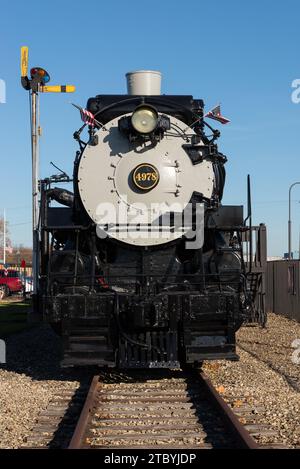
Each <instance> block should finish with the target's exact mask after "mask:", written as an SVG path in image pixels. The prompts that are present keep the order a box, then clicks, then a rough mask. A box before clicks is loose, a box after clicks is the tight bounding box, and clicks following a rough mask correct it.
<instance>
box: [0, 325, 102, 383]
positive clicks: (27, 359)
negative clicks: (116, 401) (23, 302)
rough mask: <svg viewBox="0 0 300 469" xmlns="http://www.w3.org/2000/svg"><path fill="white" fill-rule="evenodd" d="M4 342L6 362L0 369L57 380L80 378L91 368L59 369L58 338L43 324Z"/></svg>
mask: <svg viewBox="0 0 300 469" xmlns="http://www.w3.org/2000/svg"><path fill="white" fill-rule="evenodd" d="M5 343H6V364H0V370H7V371H10V372H14V373H19V374H25V375H27V376H29V377H30V378H32V379H34V380H59V381H81V380H82V379H83V380H84V379H85V378H87V377H90V376H91V375H92V373H93V371H95V370H89V371H88V372H87V371H86V370H85V369H78V368H65V369H63V368H60V360H61V356H62V345H61V339H60V337H58V336H57V335H56V334H55V333H54V332H53V330H52V329H51V327H50V326H48V325H47V324H39V325H36V326H34V327H32V328H30V329H27V330H25V331H23V332H20V333H17V334H13V335H11V336H10V337H8V338H7V339H6V340H5ZM94 374H95V373H94ZM87 375H88V376H87Z"/></svg>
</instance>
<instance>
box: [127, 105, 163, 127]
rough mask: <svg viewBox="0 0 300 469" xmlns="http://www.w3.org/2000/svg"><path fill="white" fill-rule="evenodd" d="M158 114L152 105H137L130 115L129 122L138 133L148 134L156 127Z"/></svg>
mask: <svg viewBox="0 0 300 469" xmlns="http://www.w3.org/2000/svg"><path fill="white" fill-rule="evenodd" d="M157 122H158V114H157V112H156V110H155V109H154V108H153V107H149V106H139V107H138V108H137V109H136V110H135V111H134V113H133V114H132V116H131V123H132V126H133V128H134V130H136V131H137V132H139V133H140V134H150V133H151V132H153V130H154V129H155V128H156V126H157Z"/></svg>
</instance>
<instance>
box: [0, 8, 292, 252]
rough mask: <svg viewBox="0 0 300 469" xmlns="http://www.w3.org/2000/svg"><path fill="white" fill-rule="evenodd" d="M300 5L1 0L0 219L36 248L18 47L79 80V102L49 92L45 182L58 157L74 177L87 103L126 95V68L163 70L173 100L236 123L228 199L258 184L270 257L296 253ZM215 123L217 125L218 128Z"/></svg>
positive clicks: (59, 79) (57, 76)
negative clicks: (295, 88) (189, 101)
mask: <svg viewBox="0 0 300 469" xmlns="http://www.w3.org/2000/svg"><path fill="white" fill-rule="evenodd" d="M299 15H300V4H299V2H297V1H296V0H295V1H294V0H286V1H285V2H274V1H271V0H263V1H258V0H252V1H251V2H247V3H246V2H241V1H237V0H228V1H226V2H224V1H221V0H215V1H214V2H207V1H202V0H198V1H196V0H185V1H177V2H175V1H174V0H173V1H171V0H164V1H162V0H161V1H158V0H152V1H149V0H148V1H145V0H139V1H136V0H133V1H130V0H128V1H127V2H124V1H121V0H114V1H111V2H107V1H102V0H101V1H95V0H90V1H89V2H80V3H77V2H71V1H68V0H65V1H64V2H60V1H57V0H53V1H51V2H46V3H45V4H44V5H43V4H42V3H41V2H37V1H31V2H23V1H22V2H21V1H14V2H7V1H4V2H1V19H0V78H1V79H2V80H5V82H6V104H0V124H1V126H0V132H1V139H0V155H1V184H0V213H1V212H2V211H3V208H4V207H6V210H7V217H8V220H9V222H10V231H11V235H12V239H13V241H14V242H15V243H23V244H25V245H29V244H30V241H31V226H30V221H31V205H30V204H31V157H30V137H29V109H28V96H27V93H26V92H25V90H23V89H22V88H21V86H20V80H19V54H20V46H21V45H28V46H29V55H30V57H29V63H30V66H42V67H45V68H46V69H47V70H48V71H49V73H50V75H51V83H50V84H66V83H70V84H75V85H76V87H77V90H76V93H75V94H74V95H67V94H57V95H56V94H47V95H46V94H44V95H42V96H41V125H42V128H43V136H42V139H41V143H40V149H41V175H42V176H46V175H49V174H53V172H54V169H53V168H52V167H51V166H50V164H49V163H50V161H54V162H55V163H56V164H57V165H58V166H60V167H62V168H63V169H64V170H66V171H67V172H69V173H72V163H73V158H74V153H75V151H76V149H77V146H76V142H75V141H74V140H73V138H72V135H73V131H74V130H75V129H76V128H78V127H79V126H80V119H79V114H78V113H77V112H76V110H75V109H74V108H73V107H72V106H71V105H70V102H71V101H73V102H75V103H77V104H80V105H85V103H86V100H87V98H88V97H89V96H94V95H96V94H100V93H108V94H109V93H112V94H113V93H125V92H126V87H125V76H124V75H125V73H126V72H127V71H130V70H134V69H145V68H146V69H154V70H160V71H161V72H162V73H163V84H162V91H163V92H164V93H166V94H192V95H194V97H197V98H203V99H204V101H205V103H206V105H207V108H208V109H209V108H211V107H213V106H214V105H215V104H216V103H218V102H221V103H222V111H223V114H224V115H225V116H226V117H229V118H230V119H231V121H232V123H231V124H230V125H227V126H220V125H219V124H216V127H220V130H222V137H221V139H220V141H219V145H220V150H221V151H222V152H223V153H225V154H226V155H227V156H228V158H229V161H228V163H227V184H226V190H225V197H224V203H228V204H238V205H240V204H243V203H245V200H246V177H247V174H248V173H250V174H251V177H252V194H253V196H252V198H253V212H254V222H255V223H259V222H264V223H266V224H267V226H268V233H269V235H268V245H269V255H272V256H273V255H274V256H275V255H281V254H282V253H283V252H286V251H287V218H288V188H289V185H290V184H291V183H292V182H294V181H297V180H300V151H299V143H300V135H299V125H300V122H299V121H300V119H299V118H300V104H298V105H296V104H293V103H292V100H291V94H292V88H291V83H292V81H293V80H294V79H296V78H300V57H299ZM211 122H213V121H211ZM292 199H293V204H292V219H293V249H294V250H297V249H298V238H299V230H300V204H299V201H300V186H296V187H295V188H294V191H293V196H292Z"/></svg>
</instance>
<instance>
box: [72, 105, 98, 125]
mask: <svg viewBox="0 0 300 469" xmlns="http://www.w3.org/2000/svg"><path fill="white" fill-rule="evenodd" d="M72 104H73V103H72ZM73 106H74V107H76V108H77V109H79V111H80V116H81V120H82V121H83V122H84V123H85V124H88V125H90V126H91V127H94V126H95V116H94V114H92V113H91V112H90V111H88V110H87V109H84V108H82V107H80V106H77V104H73Z"/></svg>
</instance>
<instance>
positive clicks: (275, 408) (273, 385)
mask: <svg viewBox="0 0 300 469" xmlns="http://www.w3.org/2000/svg"><path fill="white" fill-rule="evenodd" d="M237 337H238V345H239V346H238V354H239V355H240V361H239V362H225V361H217V362H213V363H212V362H205V364H204V370H205V371H206V372H207V374H208V375H209V376H210V378H211V379H212V382H213V384H214V385H216V386H217V387H220V388H221V389H222V392H223V395H224V397H225V399H226V400H227V401H230V402H233V401H234V399H236V398H237V397H241V398H244V399H245V402H246V403H249V404H251V405H254V407H257V408H258V410H257V414H258V419H259V423H262V424H267V425H270V426H271V427H272V429H273V430H274V431H275V432H276V435H275V436H270V437H266V436H264V437H260V438H259V440H258V441H259V442H260V443H263V444H267V443H275V442H278V443H284V444H285V445H287V446H289V447H300V362H299V364H298V365H297V364H294V363H293V362H292V354H293V352H294V351H295V349H294V348H292V346H291V344H292V342H293V341H294V340H295V339H300V324H299V323H297V322H295V321H291V320H289V319H286V318H283V317H280V316H276V315H275V314H269V316H268V324H267V327H266V328H265V329H261V328H257V327H243V328H242V329H241V330H240V331H239V332H238V334H237ZM260 407H263V410H261V409H260Z"/></svg>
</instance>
